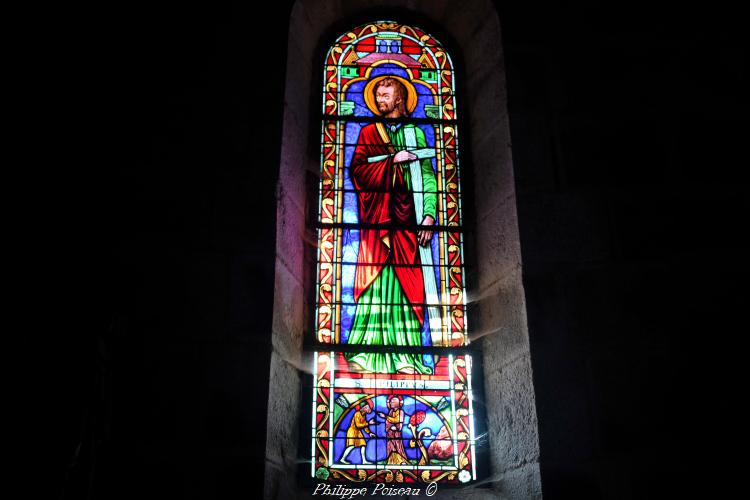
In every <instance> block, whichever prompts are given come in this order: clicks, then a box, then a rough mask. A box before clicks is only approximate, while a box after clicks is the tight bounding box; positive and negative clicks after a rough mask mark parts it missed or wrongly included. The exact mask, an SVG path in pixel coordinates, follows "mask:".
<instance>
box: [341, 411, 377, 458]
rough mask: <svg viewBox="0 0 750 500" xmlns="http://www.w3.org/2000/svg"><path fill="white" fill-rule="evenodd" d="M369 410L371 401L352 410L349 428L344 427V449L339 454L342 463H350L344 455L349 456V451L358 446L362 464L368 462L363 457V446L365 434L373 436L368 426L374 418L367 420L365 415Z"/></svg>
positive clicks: (364, 445)
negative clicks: (342, 452) (341, 453)
mask: <svg viewBox="0 0 750 500" xmlns="http://www.w3.org/2000/svg"><path fill="white" fill-rule="evenodd" d="M371 411H372V406H371V403H369V402H368V403H367V404H365V405H363V406H361V407H360V408H359V410H357V411H355V412H354V415H353V416H352V421H351V422H350V423H349V428H347V429H346V449H345V450H344V454H343V455H341V463H342V464H349V463H350V462H348V461H347V460H346V457H348V456H349V453H351V452H352V450H354V448H360V453H361V454H362V465H365V464H369V463H370V462H368V461H367V458H365V447H366V446H367V441H365V434H369V435H370V436H375V434H374V433H373V432H372V431H371V430H370V427H369V425H370V423H374V420H373V421H370V422H368V421H367V417H366V416H365V415H367V414H368V413H370V412H371Z"/></svg>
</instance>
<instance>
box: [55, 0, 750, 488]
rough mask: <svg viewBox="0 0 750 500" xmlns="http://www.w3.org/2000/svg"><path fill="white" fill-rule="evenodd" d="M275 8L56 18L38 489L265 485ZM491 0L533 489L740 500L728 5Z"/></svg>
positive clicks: (740, 198)
mask: <svg viewBox="0 0 750 500" xmlns="http://www.w3.org/2000/svg"><path fill="white" fill-rule="evenodd" d="M290 4H291V2H289V1H277V2H270V3H268V4H265V5H262V6H260V5H255V4H251V3H249V2H235V3H234V4H226V5H223V4H222V5H216V4H203V5H200V6H188V5H186V4H184V3H182V2H173V3H161V4H159V5H158V6H157V5H154V4H152V3H147V2H140V3H128V4H122V5H117V6H115V5H110V6H108V7H104V8H102V9H101V10H97V11H96V12H93V15H94V17H93V18H92V20H91V21H86V22H84V21H82V20H81V19H78V20H76V21H75V22H73V23H72V24H70V26H71V30H70V32H69V35H70V37H71V38H72V39H74V41H75V42H76V43H77V47H78V48H80V49H82V50H81V52H80V54H81V55H82V60H83V66H84V67H85V70H84V72H83V73H82V74H83V75H84V78H81V79H80V80H81V81H80V84H78V83H76V84H75V86H76V91H77V94H76V95H78V96H80V97H81V99H82V103H83V104H84V107H85V109H86V111H90V113H88V114H87V116H86V121H87V123H86V127H85V129H86V130H87V132H86V133H87V135H86V137H85V138H84V139H85V140H83V141H81V142H78V143H77V144H80V145H81V146H82V147H84V146H85V149H86V151H87V153H86V154H85V155H82V156H86V158H87V159H90V160H91V162H90V163H88V162H87V163H86V167H87V168H85V169H76V171H77V172H78V174H80V175H78V174H76V175H72V176H71V177H69V178H66V179H65V180H64V181H63V182H64V184H63V185H61V186H60V188H61V190H62V189H64V192H65V193H66V194H65V196H64V198H65V200H64V203H61V204H60V206H59V210H60V211H61V212H62V213H64V214H65V215H66V217H65V220H66V221H71V222H70V224H69V225H64V232H65V239H64V242H65V244H64V245H61V246H60V247H61V248H60V251H59V253H58V254H57V255H56V258H55V262H56V263H59V264H60V265H59V266H57V267H56V270H55V274H53V275H50V279H49V281H50V282H51V283H52V284H53V285H52V287H51V288H49V294H50V296H52V297H54V299H52V301H53V302H54V303H55V307H54V308H53V309H52V311H54V312H55V314H57V316H56V321H59V323H60V324H61V325H62V326H64V328H62V329H61V330H60V333H61V334H60V335H58V336H56V339H55V340H54V341H53V343H52V345H51V347H52V349H50V350H51V351H52V352H54V355H55V360H56V364H55V366H56V367H58V365H59V369H57V370H56V373H55V375H54V376H53V377H50V388H51V393H52V394H54V395H56V396H57V397H58V398H59V401H58V400H57V399H56V400H55V401H56V402H55V404H54V407H52V408H51V412H50V413H51V414H52V415H53V418H52V419H51V423H50V424H49V426H48V427H47V428H48V429H49V430H50V431H51V433H52V436H53V437H52V442H53V446H52V447H51V450H52V453H51V456H52V459H53V474H52V480H51V481H50V482H49V484H50V485H51V487H52V489H53V490H54V491H53V495H52V497H56V498H64V499H66V500H67V499H79V498H80V499H82V498H92V499H126V498H127V499H131V498H162V499H166V498H169V499H172V498H174V499H183V498H184V499H207V500H208V499H228V498H244V499H247V498H256V497H260V496H261V495H262V490H263V471H264V461H263V457H264V447H265V441H266V434H265V429H266V416H267V408H266V400H267V389H266V387H267V386H268V384H269V383H273V381H269V380H268V366H269V359H270V351H271V345H270V329H271V309H272V305H273V301H272V296H273V280H274V268H273V266H274V254H275V242H274V236H275V224H276V220H275V210H276V207H275V183H276V178H277V168H278V163H279V152H280V146H281V142H280V141H281V126H282V124H281V116H282V111H283V105H284V103H283V94H284V74H285V67H286V60H285V53H286V39H287V29H288V16H289V9H290ZM497 7H498V11H499V15H500V22H501V26H502V29H503V39H504V44H505V46H504V51H505V61H506V73H507V86H508V107H509V111H510V117H511V118H510V120H511V121H510V126H511V135H512V141H513V144H512V146H513V157H514V166H515V172H516V190H517V201H518V213H519V228H520V233H521V243H522V252H523V260H524V283H525V289H526V297H527V307H528V317H529V334H530V339H531V348H532V363H533V369H534V381H535V389H536V403H537V413H538V418H539V432H540V445H541V470H542V482H543V488H544V494H545V497H546V498H549V499H562V498H566V499H567V498H575V499H578V500H587V499H592V500H593V499H630V498H633V499H635V498H638V499H641V498H649V499H651V498H654V499H659V498H675V497H682V496H692V495H693V494H697V493H704V494H708V495H709V497H712V498H729V494H728V491H729V487H730V483H731V482H732V478H733V477H735V476H736V474H735V466H733V465H732V464H733V463H734V462H733V461H732V460H731V459H730V458H729V455H728V454H727V452H728V451H730V450H731V449H732V448H734V447H735V446H736V445H735V444H734V443H735V440H736V439H737V437H738V436H739V433H740V429H741V428H742V427H743V424H744V419H743V418H742V417H741V413H740V411H739V406H738V404H739V403H738V402H739V401H740V400H741V394H742V393H743V392H740V391H741V388H736V386H735V384H732V382H733V381H735V380H739V378H740V375H741V372H742V370H741V367H742V366H743V365H744V364H745V363H743V362H742V361H743V359H742V358H743V357H744V356H743V354H744V352H743V351H742V350H741V348H740V345H741V344H740V342H741V340H742V338H743V337H744V334H745V333H746V332H747V327H746V326H744V324H743V323H742V313H743V312H744V311H743V308H744V307H746V304H747V302H746V298H747V293H746V292H745V289H746V283H747V278H748V259H747V255H748V247H747V244H746V243H745V242H744V239H743V236H744V235H745V233H747V222H746V220H745V217H744V214H745V213H747V204H748V203H747V194H748V193H747V191H748V184H747V176H745V175H744V173H745V170H746V169H747V165H748V162H747V160H746V159H745V154H744V153H745V143H746V141H747V135H746V133H747V112H748V107H747V94H746V92H747V88H748V74H747V71H748V68H747V62H746V55H747V53H746V49H744V48H743V45H742V41H743V39H744V33H745V32H746V27H745V26H744V25H743V24H742V22H741V16H740V15H739V14H738V13H737V12H732V11H730V10H723V9H722V8H721V7H720V6H719V5H718V4H705V5H703V6H701V7H700V9H698V8H693V7H686V6H685V5H683V6H681V7H680V8H679V9H677V8H674V9H673V8H667V7H659V8H656V7H655V6H654V5H651V4H642V5H636V4H621V5H619V6H609V7H607V8H604V7H601V6H597V5H595V4H594V3H593V2H592V3H591V4H590V5H586V4H581V3H576V4H575V5H573V4H570V3H566V2H560V3H558V4H556V5H554V6H551V7H549V6H545V7H544V8H543V7H541V6H539V5H536V4H533V3H530V2H523V3H521V2H518V4H517V5H511V4H510V2H497ZM89 14H92V13H91V12H90V13H89ZM72 27H75V29H74V28H72ZM78 42H80V44H79V45H78ZM65 132H66V131H63V133H65ZM67 132H70V131H67ZM79 139H80V138H79ZM53 188H54V186H53ZM61 198H62V196H61ZM68 211H69V213H68ZM67 215H70V217H67ZM61 220H62V217H61ZM71 285H72V286H71ZM63 332H65V334H62V333H63ZM743 332H744V333H743ZM290 453H294V450H290Z"/></svg>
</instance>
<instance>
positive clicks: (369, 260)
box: [351, 123, 425, 325]
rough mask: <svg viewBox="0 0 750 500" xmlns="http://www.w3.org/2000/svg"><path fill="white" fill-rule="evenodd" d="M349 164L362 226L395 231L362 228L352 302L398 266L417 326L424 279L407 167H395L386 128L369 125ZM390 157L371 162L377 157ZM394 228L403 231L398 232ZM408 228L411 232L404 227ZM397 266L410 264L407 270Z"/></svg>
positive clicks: (401, 281)
mask: <svg viewBox="0 0 750 500" xmlns="http://www.w3.org/2000/svg"><path fill="white" fill-rule="evenodd" d="M357 142H358V145H357V148H356V149H355V151H354V157H353V158H352V163H351V178H352V183H353V184H354V188H355V189H357V190H358V191H359V192H358V193H357V197H358V201H359V222H360V223H361V224H383V225H386V226H387V225H392V226H393V227H390V228H389V227H382V228H377V229H369V228H363V229H361V230H360V233H359V234H360V236H359V254H358V257H357V270H356V272H355V275H354V300H355V301H358V300H359V297H360V296H361V295H362V292H364V291H365V290H366V289H367V287H368V286H370V284H371V283H372V282H373V281H374V280H375V278H376V277H377V276H378V275H379V274H380V271H382V269H383V265H384V263H387V264H394V271H395V273H396V277H397V278H398V281H399V283H400V284H401V288H402V289H403V291H404V295H406V298H407V300H408V301H409V303H411V304H413V305H412V308H413V310H414V313H415V314H416V315H417V318H418V319H419V324H420V325H422V324H423V322H424V310H423V306H422V304H423V303H424V300H425V297H424V280H423V277H422V268H421V261H420V258H419V251H418V247H417V233H416V230H415V225H416V224H417V221H416V212H415V211H414V195H413V193H412V192H411V190H410V189H409V188H408V187H407V185H406V181H405V179H404V175H403V170H402V169H408V168H409V167H408V164H407V163H401V164H394V163H393V155H394V154H395V153H396V150H395V148H394V147H393V146H392V145H391V144H390V138H389V137H388V133H387V132H386V129H385V126H384V125H383V124H381V123H378V124H376V123H370V124H368V125H365V126H364V127H362V131H361V132H360V134H359V140H358V141H357ZM380 155H390V156H389V157H388V158H386V159H384V160H380V161H376V162H373V163H368V161H367V159H368V158H370V157H373V156H380ZM396 227H398V228H400V229H395V228H396ZM406 228H408V229H406ZM399 264H411V266H409V267H403V266H400V265H399Z"/></svg>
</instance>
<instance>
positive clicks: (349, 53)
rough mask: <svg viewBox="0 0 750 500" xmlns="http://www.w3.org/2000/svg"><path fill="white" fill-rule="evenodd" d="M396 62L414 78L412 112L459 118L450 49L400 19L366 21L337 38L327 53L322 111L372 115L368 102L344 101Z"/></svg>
mask: <svg viewBox="0 0 750 500" xmlns="http://www.w3.org/2000/svg"><path fill="white" fill-rule="evenodd" d="M394 68H396V69H397V71H398V72H400V73H401V76H403V77H404V78H405V79H406V80H408V81H410V82H411V83H412V84H413V87H412V88H413V90H414V93H415V94H416V97H415V99H416V106H415V109H414V114H413V117H415V118H429V119H440V120H455V119H456V110H455V101H454V96H455V93H456V87H455V74H454V67H453V61H452V59H451V56H450V54H449V53H448V51H447V50H446V49H445V48H444V47H443V45H442V44H441V43H440V41H438V40H437V39H436V38H435V37H434V36H433V35H431V34H430V33H428V32H426V31H425V30H423V29H421V28H419V27H417V26H414V25H411V24H402V23H399V22H396V21H390V20H386V21H375V22H369V23H364V24H361V25H359V26H357V27H356V28H354V29H351V30H347V31H345V32H344V33H342V34H341V35H340V36H338V37H337V38H336V40H335V41H334V42H333V44H331V46H330V47H329V48H328V51H327V53H326V57H325V71H324V77H323V78H324V81H323V85H324V89H325V94H326V95H325V96H324V100H323V113H324V114H325V115H331V116H334V115H341V116H346V115H353V116H372V112H371V111H370V110H368V109H367V106H355V105H354V103H350V102H341V101H342V100H343V99H342V96H343V95H344V94H345V93H346V91H347V90H348V89H349V88H350V87H351V86H352V85H356V84H358V83H359V82H364V81H368V80H370V79H371V78H373V77H376V76H377V75H379V74H381V73H382V74H394Z"/></svg>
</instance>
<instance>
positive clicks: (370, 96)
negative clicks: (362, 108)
mask: <svg viewBox="0 0 750 500" xmlns="http://www.w3.org/2000/svg"><path fill="white" fill-rule="evenodd" d="M385 78H393V79H394V80H398V81H399V82H401V83H402V84H403V85H404V88H406V94H407V95H406V109H407V110H408V111H409V114H411V113H413V112H414V110H415V109H416V107H417V89H416V88H414V84H413V83H411V82H410V81H409V80H407V79H406V78H402V77H400V76H396V75H380V76H376V77H375V78H373V79H372V80H370V81H369V82H367V85H365V90H364V92H363V97H364V98H365V104H367V107H368V108H369V109H370V111H372V112H373V114H374V115H376V116H380V111H379V110H378V103H377V102H375V94H374V93H373V89H374V88H375V86H376V85H377V84H378V82H380V80H383V79H385Z"/></svg>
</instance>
